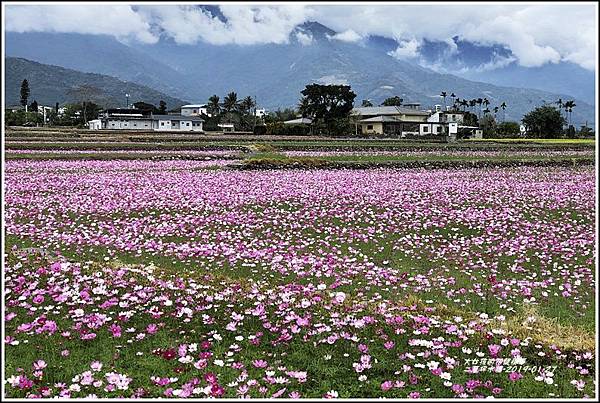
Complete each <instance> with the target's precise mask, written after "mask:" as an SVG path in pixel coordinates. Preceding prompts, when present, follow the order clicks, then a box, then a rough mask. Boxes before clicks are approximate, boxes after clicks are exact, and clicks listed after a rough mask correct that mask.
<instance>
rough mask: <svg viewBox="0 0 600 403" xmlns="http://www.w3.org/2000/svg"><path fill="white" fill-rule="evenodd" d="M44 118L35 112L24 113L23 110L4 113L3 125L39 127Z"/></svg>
mask: <svg viewBox="0 0 600 403" xmlns="http://www.w3.org/2000/svg"><path fill="white" fill-rule="evenodd" d="M43 120H44V117H43V116H42V115H41V114H39V113H37V112H25V110H24V109H22V110H19V111H15V112H11V111H9V110H6V111H5V114H4V124H5V125H6V126H23V125H32V126H36V125H41V124H42V123H44V122H43Z"/></svg>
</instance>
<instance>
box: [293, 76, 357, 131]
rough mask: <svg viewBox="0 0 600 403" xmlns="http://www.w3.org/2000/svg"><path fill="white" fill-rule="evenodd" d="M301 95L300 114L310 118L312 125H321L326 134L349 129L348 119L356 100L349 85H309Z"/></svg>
mask: <svg viewBox="0 0 600 403" xmlns="http://www.w3.org/2000/svg"><path fill="white" fill-rule="evenodd" d="M301 94H302V95H303V97H302V99H301V100H300V112H301V113H302V116H308V117H311V118H312V119H313V124H315V123H316V124H319V123H323V124H324V125H325V127H326V130H327V133H328V134H331V133H332V132H334V131H335V132H336V133H340V132H343V131H344V130H347V129H348V128H349V120H348V117H349V116H350V112H351V111H352V107H353V105H354V98H356V94H355V93H354V92H353V91H352V89H351V88H350V86H349V85H321V84H309V85H307V86H306V88H304V90H302V92H301Z"/></svg>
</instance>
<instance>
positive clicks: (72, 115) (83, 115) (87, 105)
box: [53, 102, 102, 127]
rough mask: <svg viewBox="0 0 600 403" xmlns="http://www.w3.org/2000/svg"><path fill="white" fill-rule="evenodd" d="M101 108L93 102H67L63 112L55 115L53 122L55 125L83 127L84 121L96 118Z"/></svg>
mask: <svg viewBox="0 0 600 403" xmlns="http://www.w3.org/2000/svg"><path fill="white" fill-rule="evenodd" d="M101 110H102V108H101V107H100V105H98V104H95V103H93V102H83V104H68V105H66V106H65V112H64V113H63V114H62V115H60V116H57V117H56V118H55V121H54V122H53V123H54V124H55V125H57V126H77V127H83V126H84V125H85V123H86V122H88V121H90V120H92V119H97V118H98V115H99V114H100V111H101Z"/></svg>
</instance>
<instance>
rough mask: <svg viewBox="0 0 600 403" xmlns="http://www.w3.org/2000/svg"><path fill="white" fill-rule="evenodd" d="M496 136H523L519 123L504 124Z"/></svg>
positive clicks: (499, 126)
mask: <svg viewBox="0 0 600 403" xmlns="http://www.w3.org/2000/svg"><path fill="white" fill-rule="evenodd" d="M496 134H497V135H499V136H502V137H515V136H518V135H520V134H521V127H520V125H519V123H518V122H502V123H500V124H499V125H498V127H497V128H496Z"/></svg>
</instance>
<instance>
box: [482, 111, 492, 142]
mask: <svg viewBox="0 0 600 403" xmlns="http://www.w3.org/2000/svg"><path fill="white" fill-rule="evenodd" d="M479 127H481V128H482V129H483V135H484V136H485V137H488V138H494V137H495V136H496V119H494V117H493V116H492V115H489V114H486V115H484V116H483V117H482V118H481V120H480V122H479Z"/></svg>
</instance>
